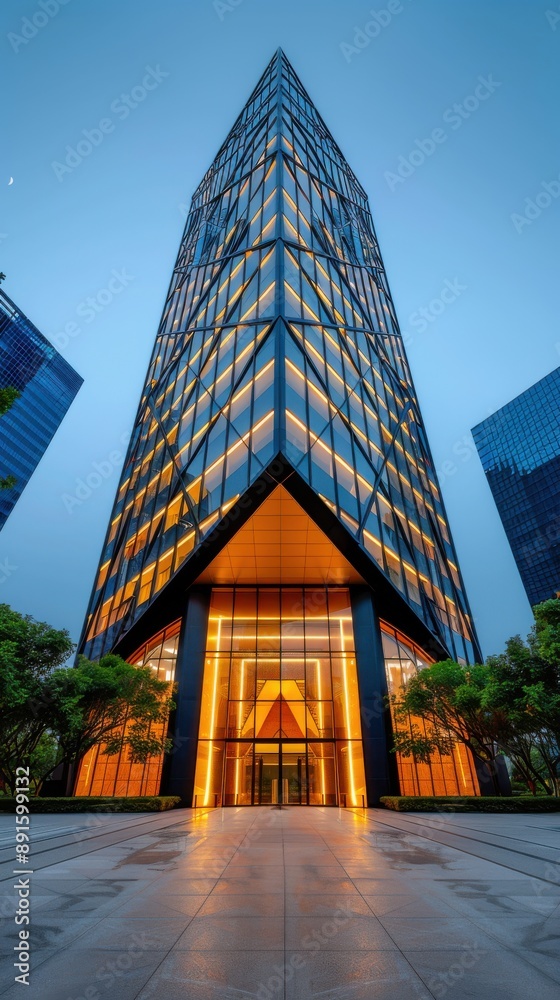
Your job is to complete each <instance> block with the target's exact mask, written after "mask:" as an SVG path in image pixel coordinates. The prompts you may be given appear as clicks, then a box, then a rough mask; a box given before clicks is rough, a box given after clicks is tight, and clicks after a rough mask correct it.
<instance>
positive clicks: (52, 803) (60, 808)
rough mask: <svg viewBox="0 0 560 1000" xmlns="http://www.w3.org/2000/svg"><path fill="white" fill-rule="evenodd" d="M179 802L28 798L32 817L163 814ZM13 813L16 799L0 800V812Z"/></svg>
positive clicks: (172, 797)
mask: <svg viewBox="0 0 560 1000" xmlns="http://www.w3.org/2000/svg"><path fill="white" fill-rule="evenodd" d="M180 801H181V799H180V798H179V796H178V795H138V796H131V797H130V798H125V797H124V796H123V797H117V798H113V797H111V796H110V795H92V796H87V795H76V796H72V797H71V798H68V797H66V798H49V797H47V796H45V798H41V796H40V795H37V796H33V795H30V796H29V812H32V813H82V812H88V813H90V812H107V813H128V812H163V811H164V810H165V809H174V808H175V806H177V805H179V803H180ZM15 811H16V800H15V798H12V797H8V796H0V812H12V813H15Z"/></svg>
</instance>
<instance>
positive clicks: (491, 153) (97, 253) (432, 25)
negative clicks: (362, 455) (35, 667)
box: [0, 0, 560, 653]
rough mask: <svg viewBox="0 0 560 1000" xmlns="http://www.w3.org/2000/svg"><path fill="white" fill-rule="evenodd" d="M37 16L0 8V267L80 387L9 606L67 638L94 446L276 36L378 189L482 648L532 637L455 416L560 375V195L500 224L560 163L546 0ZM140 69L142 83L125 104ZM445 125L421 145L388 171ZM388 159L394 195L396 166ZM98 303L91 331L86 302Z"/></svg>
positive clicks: (84, 6) (292, 3) (28, 505)
mask: <svg viewBox="0 0 560 1000" xmlns="http://www.w3.org/2000/svg"><path fill="white" fill-rule="evenodd" d="M43 2H44V4H45V6H46V8H47V10H48V13H45V11H44V9H42V8H41V6H40V2H39V0H18V2H16V0H5V2H4V3H3V4H2V10H1V12H0V51H1V60H0V74H1V77H2V94H3V107H2V132H3V142H2V153H1V161H2V166H1V170H0V234H1V235H0V270H3V271H5V272H6V273H7V275H8V278H7V281H6V282H5V285H4V288H5V290H6V292H7V293H8V294H9V295H10V296H11V297H12V298H13V299H14V300H15V301H16V302H17V303H18V305H19V306H20V307H21V308H22V309H23V310H24V311H25V312H26V313H27V314H28V315H29V316H30V318H31V319H32V320H33V321H34V322H35V323H36V325H37V326H38V327H39V329H40V330H42V331H43V332H44V333H45V334H46V335H47V336H48V337H50V338H51V339H56V337H57V336H58V337H59V338H60V334H61V333H63V332H64V329H65V327H66V324H69V323H70V324H72V323H74V324H75V325H76V326H77V327H79V329H80V332H79V334H77V335H76V336H74V337H72V338H67V343H66V344H65V346H64V347H63V348H62V353H63V354H64V356H65V357H66V358H67V359H68V361H69V362H70V363H71V364H72V365H73V366H74V367H75V368H76V369H77V370H78V372H80V374H81V375H82V376H83V377H84V379H85V384H84V386H83V388H82V390H81V391H80V393H79V396H78V398H77V400H76V402H75V403H74V405H73V407H72V409H71V411H70V413H69V415H68V417H67V418H66V420H65V421H64V424H63V425H62V427H61V429H60V430H59V432H58V434H57V436H56V438H55V440H54V441H53V443H52V445H51V446H50V448H49V450H48V452H47V454H46V456H45V457H44V459H43V461H42V462H41V464H40V466H39V468H38V469H37V471H36V473H35V475H34V476H33V478H32V480H31V482H30V484H29V486H28V487H27V489H26V490H25V492H24V494H23V497H22V498H21V499H20V501H19V503H18V504H17V507H16V509H15V510H14V512H13V513H12V514H11V516H10V518H9V520H8V522H7V525H6V527H5V528H4V530H3V531H2V534H1V535H0V564H2V563H4V565H5V561H6V560H8V566H11V567H17V568H14V569H12V570H11V575H10V576H9V578H8V579H4V580H3V582H2V583H0V601H7V602H9V603H11V604H12V605H13V606H14V607H16V608H17V609H18V610H20V611H23V612H29V613H31V614H32V615H34V616H35V617H39V618H42V619H46V620H48V621H50V622H51V623H53V624H54V625H56V626H65V627H68V628H69V629H70V631H71V633H72V635H73V636H74V637H76V638H77V636H78V634H79V630H80V626H81V622H82V619H83V616H84V613H85V610H86V604H87V600H88V596H89V591H90V587H91V582H92V579H93V575H94V572H95V569H96V565H97V561H98V557H99V553H100V548H101V544H102V541H103V536H104V532H105V527H106V524H107V520H108V517H109V514H110V510H111V505H112V501H113V496H114V492H115V489H116V486H117V481H118V472H119V468H118V467H117V463H115V461H114V458H115V456H114V455H113V460H112V461H111V460H110V459H109V456H110V455H111V453H112V452H114V451H115V450H119V451H120V452H121V454H122V452H123V445H122V440H123V437H124V436H125V435H126V433H127V431H128V430H129V429H130V427H131V425H132V421H133V418H134V413H135V409H136V405H137V401H138V397H139V393H140V388H141V384H142V380H143V377H144V373H145V369H146V365H147V362H148V357H149V354H150V350H151V347H152V343H153V339H154V336H155V333H156V329H157V326H158V321H159V317H160V312H161V309H162V305H163V301H164V296H165V293H166V289H167V285H168V281H169V277H170V272H171V269H172V267H173V264H174V260H175V255H176V252H177V248H178V244H179V240H180V236H181V232H182V227H183V224H184V212H185V206H186V205H188V202H189V200H190V196H191V194H192V192H193V190H194V188H195V187H196V185H197V183H198V181H199V180H200V178H201V176H202V174H203V173H204V172H205V170H206V169H207V167H208V166H209V165H210V163H211V160H212V158H213V156H214V154H215V153H216V151H217V149H218V147H219V146H220V144H221V142H222V140H223V139H224V137H225V135H226V133H227V131H228V129H229V128H230V127H231V125H232V123H233V120H234V119H235V117H236V115H237V114H238V112H239V111H240V109H241V107H242V105H243V103H244V102H245V100H246V98H247V97H248V95H249V93H250V91H251V89H252V88H253V86H254V85H255V83H256V82H257V79H258V77H259V76H260V74H261V73H262V71H263V69H264V67H265V65H266V64H267V62H268V61H269V59H270V58H271V56H272V54H273V52H274V50H275V49H276V48H277V47H278V46H279V45H281V46H282V47H283V48H284V49H285V51H286V54H287V56H288V58H289V59H290V60H291V61H292V63H293V65H294V67H295V69H296V72H297V73H298V74H299V75H300V77H301V79H302V81H303V83H304V85H305V86H306V87H307V89H308V90H309V92H310V94H311V97H312V99H313V100H314V101H315V103H316V105H317V106H318V108H319V110H320V111H321V113H322V114H323V117H324V118H325V119H326V122H327V124H328V125H329V127H330V128H331V130H332V132H333V133H334V136H335V138H336V139H337V140H338V142H339V143H340V145H341V147H342V149H343V151H344V153H345V155H346V157H347V159H348V160H349V162H350V164H351V165H352V167H353V169H354V170H355V172H356V174H357V176H358V177H359V179H360V181H361V182H362V184H363V185H364V187H365V189H366V190H367V191H368V193H369V196H370V200H371V206H372V210H373V215H374V219H375V222H376V225H377V230H378V235H379V239H380V243H381V249H382V253H383V255H384V259H385V264H386V267H387V271H388V275H389V280H390V283H391V286H392V290H393V295H394V298H395V302H396V307H397V312H398V315H399V317H400V322H401V326H402V329H403V331H405V332H407V333H408V335H409V336H408V342H409V346H408V353H409V358H410V363H411V367H412V371H413V374H414V378H415V382H416V386H417V389H418V394H419V398H420V403H421V407H422V411H423V414H424V419H425V422H426V424H427V428H428V433H429V437H430V440H431V444H432V448H433V451H434V456H435V461H436V465H437V467H438V470H440V479H441V483H442V488H443V494H444V499H445V502H446V504H447V508H448V513H449V517H450V521H451V526H452V529H453V533H454V537H455V541H456V545H457V548H458V553H459V559H460V562H461V566H462V569H463V572H464V575H465V579H466V584H467V590H468V594H469V598H470V602H471V605H472V609H473V613H474V617H475V621H476V625H477V628H478V630H479V635H480V638H481V641H482V645H483V649H484V651H485V653H490V652H494V651H498V650H500V648H501V647H502V645H503V642H504V640H505V639H506V638H507V637H508V636H509V635H511V634H513V633H516V632H521V633H522V634H525V633H526V631H527V630H528V628H529V627H530V624H531V614H530V609H529V606H528V603H527V600H526V598H525V594H524V591H523V589H522V586H521V582H520V579H519V576H518V573H517V570H516V568H515V564H514V562H513V558H512V556H511V553H510V551H509V548H508V546H507V542H506V539H505V536H504V533H503V529H502V527H501V523H500V521H499V518H498V515H497V512H496V509H495V507H494V504H493V501H492V498H491V495H490V492H489V490H488V487H487V485H486V481H485V479H484V475H483V473H482V470H481V467H480V464H479V461H478V457H477V456H476V453H474V452H473V450H472V444H471V443H470V441H471V439H470V428H471V427H472V426H474V425H475V424H476V423H478V422H479V421H480V420H482V419H483V418H484V417H485V416H487V415H488V414H489V413H491V412H493V411H494V410H495V409H497V408H498V407H499V406H501V405H503V404H504V403H505V402H507V401H508V400H509V399H511V398H512V397H513V396H515V395H517V394H518V393H519V392H521V391H522V390H523V389H525V388H526V387H527V386H529V385H531V384H532V383H533V382H535V381H536V380H537V379H539V378H541V377H542V376H543V375H545V374H546V373H547V372H549V371H550V370H551V369H553V368H555V367H557V366H558V365H559V364H560V331H559V330H558V322H557V321H558V287H559V282H558V264H559V260H558V229H559V219H560V197H559V198H557V199H552V200H551V204H550V205H549V206H548V207H546V208H543V210H542V212H541V214H540V215H539V216H538V218H535V219H534V221H532V222H531V224H522V223H521V224H520V223H519V222H518V223H517V227H516V226H515V225H514V223H513V221H512V218H511V217H512V215H513V214H518V215H521V214H522V213H523V211H524V209H525V207H526V205H525V201H526V199H527V198H534V196H535V195H536V194H537V193H538V192H539V191H540V190H542V188H541V182H542V181H551V180H553V179H558V176H559V174H560V148H559V146H560V144H559V129H558V122H559V115H558V96H559V94H560V20H559V22H558V23H556V22H555V19H554V17H551V16H550V14H549V15H548V17H547V14H546V11H547V2H546V0H545V2H543V4H540V3H534V2H531V0H523V2H522V0H509V2H508V3H507V4H506V3H504V2H499V0H493V2H488V0H453V2H452V3H450V2H447V3H443V2H442V0H402V4H400V5H399V4H398V3H396V2H395V0H391V5H390V9H392V10H393V14H392V15H391V19H390V22H389V23H387V19H388V16H387V14H385V13H383V12H384V11H386V10H387V7H388V6H389V3H388V2H386V0H381V2H380V3H379V4H375V5H372V4H371V3H369V2H357V0H344V2H342V0H340V2H333V0H330V2H329V0H322V2H321V3H316V2H312V0H283V2H282V3H278V2H271V0H224V2H223V3H214V2H213V0H188V2H187V0H158V3H153V2H152V0H150V2H147V0H134V2H132V0H118V2H115V0H95V3H91V2H90V3H88V2H86V0H67V2H66V3H65V4H61V5H60V8H59V10H58V12H57V13H55V14H54V15H53V14H52V12H53V11H54V10H55V8H56V2H53V0H43ZM228 8H229V9H228ZM372 9H375V10H377V11H380V12H382V14H381V17H380V20H381V21H383V22H385V23H384V25H383V27H381V26H380V25H379V21H378V22H377V23H376V22H373V21H372V18H371V14H370V13H369V12H370V10H372ZM549 9H551V10H554V11H558V13H560V5H559V4H558V0H549ZM37 12H40V16H38V17H37V16H36V15H37ZM49 12H50V13H49ZM34 16H35V22H36V27H35V28H34V26H33V22H31V23H30V24H29V22H27V26H26V28H25V31H26V34H27V35H28V36H31V37H29V38H28V40H27V41H25V43H24V42H23V41H22V40H21V39H22V37H23V35H22V21H23V19H24V18H26V17H27V18H33V17H34ZM368 22H370V23H369V25H368ZM551 22H553V23H551ZM37 25H38V26H37ZM366 26H368V31H369V34H365V33H362V34H361V33H360V32H364V29H365V28H366ZM34 31H35V32H36V33H35V34H34V35H33V32H34ZM356 32H358V33H357V34H356ZM371 36H375V37H371ZM358 44H361V45H362V48H361V49H358ZM343 46H348V48H346V47H345V48H343ZM350 46H352V48H353V49H354V50H355V51H352V50H351V49H350V48H349V47H350ZM146 67H151V69H152V70H153V71H154V74H153V75H152V76H151V78H150V80H149V83H150V86H152V87H154V89H152V90H151V91H150V92H147V93H146V96H145V99H144V100H141V101H140V102H139V103H137V104H136V106H135V107H132V108H131V107H129V108H128V114H126V110H125V108H124V105H123V103H122V99H121V95H123V94H125V95H127V94H131V92H133V91H134V88H135V87H138V86H139V85H141V84H142V80H143V78H144V77H145V76H146V72H147V70H146ZM160 71H161V73H160ZM162 74H168V76H163V75H162ZM158 76H159V80H158ZM481 76H482V77H484V78H485V79H486V80H488V77H491V79H492V81H493V82H492V83H491V84H490V87H488V85H486V87H484V86H482V85H480V81H479V78H480V77H481ZM156 80H158V82H157V85H156ZM498 84H499V86H498ZM477 87H479V90H478V94H479V97H481V96H483V97H484V99H482V100H481V101H480V102H479V106H478V107H476V103H477V101H476V100H471V99H470V98H471V97H472V95H473V94H475V92H476V88H477ZM489 91H492V92H491V93H490V92H489ZM135 93H136V96H137V97H138V96H142V91H135ZM465 99H467V100H466V106H465V104H464V103H463V102H464V101H465ZM132 100H133V102H134V98H133V99H132ZM115 102H116V103H115ZM456 103H458V104H459V105H461V108H462V110H461V111H460V112H455V111H453V110H452V109H453V105H455V104H456ZM450 109H451V110H450ZM465 114H467V115H468V116H466V117H465ZM125 115H126V116H125ZM457 115H459V117H457ZM462 116H463V117H462ZM102 119H110V125H112V130H111V131H109V132H107V133H106V134H104V135H103V138H102V141H101V142H99V144H98V145H97V146H96V147H95V148H94V149H93V151H92V152H91V154H90V155H89V156H87V157H85V158H84V159H83V160H82V162H80V163H79V164H78V165H77V166H74V167H73V169H72V170H70V171H68V172H66V173H64V174H62V179H59V178H58V176H57V173H58V174H59V176H60V170H59V169H58V168H57V170H56V171H55V169H54V168H53V166H52V164H53V162H55V161H58V162H59V163H64V160H65V157H66V156H67V155H68V151H67V150H66V147H67V146H71V147H73V148H74V149H75V147H76V144H77V143H79V142H80V140H81V139H83V134H82V132H83V130H84V129H85V130H91V129H94V128H98V126H99V122H100V120H102ZM434 129H440V130H441V132H438V133H437V135H438V137H439V138H440V139H442V134H443V139H442V141H441V142H439V143H438V144H434V150H433V153H432V154H431V155H430V156H427V157H426V159H425V162H424V163H421V164H419V165H417V166H416V167H415V169H414V170H410V168H407V167H406V166H403V160H400V157H404V158H405V159H408V157H409V154H410V153H411V151H412V150H413V149H416V150H418V147H417V146H416V140H420V141H423V140H425V139H426V137H428V136H429V135H430V134H431V133H432V132H433V130H434ZM95 137H96V139H99V136H97V135H96V136H95ZM425 148H430V147H429V146H426V145H425ZM412 159H413V162H416V163H417V164H418V163H419V160H420V156H419V154H418V152H417V153H416V154H415V156H413V157H412ZM71 162H72V161H71ZM73 162H76V161H75V160H74V161H73ZM399 163H400V164H401V168H402V172H403V173H404V172H408V173H410V176H408V177H407V178H406V179H405V180H404V182H395V181H394V179H393V180H391V178H390V177H389V178H388V176H387V175H388V174H389V175H390V174H395V172H396V170H397V167H398V165H399ZM10 177H13V179H14V180H13V184H11V185H8V181H9V179H10ZM541 201H546V199H541ZM518 230H519V231H518ZM123 269H124V271H125V273H126V275H127V276H130V278H129V277H126V278H125V281H126V284H125V287H122V288H121V290H120V291H116V288H117V282H113V286H112V287H113V289H114V290H115V292H114V295H113V300H112V301H111V302H109V303H108V302H107V300H108V299H109V297H110V295H109V294H107V293H103V292H102V290H103V289H107V287H108V282H109V281H110V279H111V276H112V272H113V270H116V271H117V272H119V273H120V272H122V271H123ZM446 282H450V283H451V284H454V285H455V287H456V289H457V288H458V290H459V294H458V295H457V297H456V299H455V301H453V302H451V303H449V304H447V305H446V306H445V308H444V309H443V311H441V309H442V306H441V303H438V302H436V304H435V306H434V307H433V309H431V311H430V321H429V322H428V321H426V323H425V324H424V325H426V329H425V330H422V329H421V327H422V324H421V323H420V322H419V320H418V317H417V316H415V314H417V312H418V310H419V309H420V307H428V306H429V303H430V302H431V301H432V300H437V299H439V296H440V293H441V291H442V289H443V288H444V287H446ZM457 282H458V286H457V284H456V283H457ZM100 292H101V295H100V303H99V302H98V305H99V304H102V305H103V308H102V310H101V311H98V312H96V313H94V318H93V320H92V318H91V317H92V314H91V312H89V311H88V308H87V306H85V305H84V303H85V300H86V299H87V297H88V296H94V297H96V296H97V295H98V293H100ZM446 297H447V298H448V299H449V298H451V295H447V296H446ZM436 313H439V315H435V314H436ZM71 329H75V328H74V327H72V328H71ZM58 342H59V343H60V344H63V343H64V337H62V338H61V339H59V341H58ZM94 463H108V464H105V465H104V466H103V468H104V471H105V472H106V473H108V475H107V478H106V479H105V480H104V481H103V483H102V485H101V486H100V487H99V488H97V489H95V490H94V491H93V492H92V494H91V496H90V497H89V498H88V499H87V500H85V501H84V502H82V503H81V504H80V505H76V506H74V507H73V509H72V512H71V513H70V512H69V511H68V510H67V507H66V506H65V503H64V495H65V494H67V495H69V496H71V495H72V494H73V493H75V490H76V481H77V480H79V479H84V478H85V477H87V475H88V474H90V473H91V472H92V471H94ZM109 464H112V465H113V466H114V468H113V471H111V470H110V468H109ZM441 470H444V471H443V473H442V472H441ZM0 578H1V577H0Z"/></svg>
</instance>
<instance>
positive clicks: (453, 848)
mask: <svg viewBox="0 0 560 1000" xmlns="http://www.w3.org/2000/svg"><path fill="white" fill-rule="evenodd" d="M372 819H373V818H372ZM373 822H379V823H381V824H382V825H383V826H386V827H389V829H392V830H398V831H399V833H409V834H410V835H411V836H414V837H418V838H419V839H420V840H427V841H428V842H429V843H436V844H440V845H441V846H443V847H447V848H448V849H449V850H451V851H457V852H458V853H459V854H461V853H462V854H467V855H469V856H470V857H474V858H477V859H478V860H479V861H487V862H488V863H489V864H493V865H499V866H500V867H501V868H506V869H507V870H508V871H515V872H518V873H520V874H522V875H525V876H526V877H527V878H537V879H539V880H540V881H541V882H547V883H549V884H550V885H557V884H558V881H557V880H554V879H547V878H544V877H543V876H542V875H535V873H534V872H532V871H525V870H524V869H522V868H516V867H515V866H514V865H513V864H510V865H508V864H507V863H506V862H504V861H497V860H496V859H495V858H494V857H487V856H486V855H485V854H484V853H483V854H480V853H476V851H474V850H471V851H469V850H467V848H466V847H463V846H461V847H456V846H455V845H454V844H452V843H449V841H448V840H446V839H445V836H446V835H445V834H442V833H440V831H438V830H434V829H432V830H431V831H430V832H431V833H434V834H437V833H440V836H439V837H438V836H429V835H428V834H426V833H420V832H419V831H418V830H417V829H415V828H414V826H406V825H405V826H398V824H396V823H390V822H388V820H385V819H381V818H379V817H375V819H373ZM447 837H449V838H453V837H460V838H461V839H463V840H472V841H474V842H475V843H477V844H481V845H484V846H486V847H491V848H493V849H494V850H496V851H508V852H509V853H511V854H517V855H520V856H521V857H527V858H530V859H531V860H532V861H540V862H542V863H543V864H549V863H553V861H554V860H557V859H550V858H543V857H539V855H535V854H528V853H527V852H526V851H516V850H515V849H514V848H511V847H505V846H504V847H501V846H500V847H499V846H498V845H496V844H491V843H489V842H488V841H484V840H481V839H479V838H478V837H468V836H466V835H465V834H455V833H451V832H450V833H447ZM550 850H552V848H551V849H550Z"/></svg>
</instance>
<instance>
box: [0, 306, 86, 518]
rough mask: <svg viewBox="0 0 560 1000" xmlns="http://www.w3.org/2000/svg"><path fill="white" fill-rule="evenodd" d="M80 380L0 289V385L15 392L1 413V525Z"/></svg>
mask: <svg viewBox="0 0 560 1000" xmlns="http://www.w3.org/2000/svg"><path fill="white" fill-rule="evenodd" d="M82 382H83V379H82V378H81V376H80V375H78V374H77V373H76V372H75V371H74V369H73V368H72V367H71V365H69V364H68V362H67V361H65V360H64V358H63V357H62V356H61V355H60V354H59V353H58V351H57V350H56V349H55V348H54V347H53V346H52V344H51V343H49V341H48V340H47V339H46V337H44V336H43V334H42V333H40V332H39V330H38V329H37V327H35V326H34V325H33V323H31V321H30V320H29V319H28V318H27V316H25V315H24V314H23V313H22V312H21V310H20V309H18V308H17V306H16V305H14V303H13V302H12V300H11V299H9V298H8V296H7V295H6V294H5V293H4V292H3V291H0V388H7V387H11V388H14V389H17V390H18V392H19V394H20V395H19V397H18V398H17V399H16V401H15V402H14V404H13V405H12V406H11V407H10V409H9V410H8V411H7V413H5V414H4V415H3V416H2V417H0V476H1V477H2V478H3V479H5V478H8V477H12V476H13V477H14V479H15V483H14V485H13V486H12V487H11V488H9V489H2V490H0V528H2V527H3V525H4V523H5V521H6V518H7V517H8V515H9V514H10V513H11V511H12V509H13V507H14V505H15V504H16V502H17V501H18V499H19V497H20V496H21V494H22V492H23V490H24V489H25V486H26V484H27V483H28V481H29V479H30V477H31V476H32V474H33V472H34V470H35V468H36V467H37V465H38V464H39V462H40V460H41V458H42V456H43V455H44V453H45V451H46V449H47V447H48V445H49V443H50V441H51V440H52V438H53V436H54V434H55V433H56V431H57V429H58V427H59V425H60V423H61V422H62V420H63V418H64V415H65V414H66V411H67V410H68V408H69V406H70V404H71V403H72V400H73V399H74V396H75V395H76V393H77V392H78V389H79V388H80V386H81V384H82Z"/></svg>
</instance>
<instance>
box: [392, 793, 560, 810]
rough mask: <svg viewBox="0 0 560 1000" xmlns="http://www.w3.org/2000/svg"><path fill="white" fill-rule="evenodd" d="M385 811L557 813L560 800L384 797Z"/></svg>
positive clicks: (518, 797) (486, 796) (481, 796)
mask: <svg viewBox="0 0 560 1000" xmlns="http://www.w3.org/2000/svg"><path fill="white" fill-rule="evenodd" d="M380 802H381V805H382V806H384V807H385V809H393V810H394V811H395V812H449V813H452V812H485V813H499V812H501V813H524V812H560V798H555V797H553V796H551V795H546V796H545V795H543V796H539V797H536V796H534V795H516V796H515V797H511V798H509V797H505V796H504V797H503V798H502V797H499V796H494V795H480V796H478V795H468V796H464V797H462V796H458V795H457V796H455V795H449V796H445V797H443V796H441V797H438V796H427V795H426V796H418V797H416V796H412V795H383V796H382V798H381V799H380Z"/></svg>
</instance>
